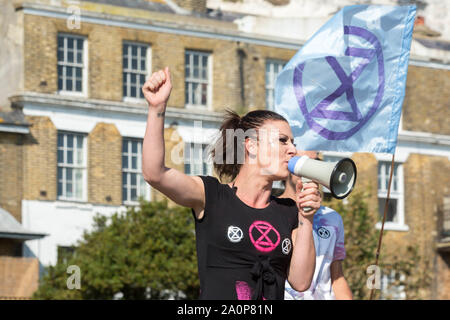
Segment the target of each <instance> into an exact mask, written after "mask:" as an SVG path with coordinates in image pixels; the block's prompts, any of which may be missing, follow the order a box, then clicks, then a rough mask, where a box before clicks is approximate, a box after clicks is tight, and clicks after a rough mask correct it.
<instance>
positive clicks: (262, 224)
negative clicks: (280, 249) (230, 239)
mask: <svg viewBox="0 0 450 320" xmlns="http://www.w3.org/2000/svg"><path fill="white" fill-rule="evenodd" d="M248 233H249V236H250V240H251V242H252V243H253V245H254V246H255V248H256V249H257V250H258V251H261V252H270V251H272V250H274V249H275V248H276V247H277V246H278V244H279V243H280V234H279V233H278V231H277V230H276V229H275V228H274V227H273V226H272V225H271V224H270V223H268V222H266V221H255V222H253V223H252V225H251V226H250V228H249V230H248Z"/></svg>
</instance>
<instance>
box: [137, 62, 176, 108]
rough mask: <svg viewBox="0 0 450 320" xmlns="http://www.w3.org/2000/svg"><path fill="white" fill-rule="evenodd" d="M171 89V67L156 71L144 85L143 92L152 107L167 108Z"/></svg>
mask: <svg viewBox="0 0 450 320" xmlns="http://www.w3.org/2000/svg"><path fill="white" fill-rule="evenodd" d="M171 91H172V81H171V79H170V71H169V67H166V68H165V69H164V70H159V71H157V72H154V73H153V74H152V75H151V77H150V78H149V79H148V80H147V82H145V83H144V86H143V87H142V93H143V94H144V97H145V100H147V102H148V105H149V107H150V108H165V107H166V104H167V100H169V96H170V92H171Z"/></svg>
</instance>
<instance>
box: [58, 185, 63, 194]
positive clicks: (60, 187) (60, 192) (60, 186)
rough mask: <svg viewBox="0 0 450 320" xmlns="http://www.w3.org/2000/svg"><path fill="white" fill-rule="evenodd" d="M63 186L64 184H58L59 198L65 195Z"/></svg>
mask: <svg viewBox="0 0 450 320" xmlns="http://www.w3.org/2000/svg"><path fill="white" fill-rule="evenodd" d="M62 188H63V186H62V182H58V197H61V196H62V195H63V189H62Z"/></svg>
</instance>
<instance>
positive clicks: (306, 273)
mask: <svg viewBox="0 0 450 320" xmlns="http://www.w3.org/2000/svg"><path fill="white" fill-rule="evenodd" d="M301 190H302V182H301V179H299V181H298V182H297V185H296V202H297V208H298V210H299V214H298V216H299V226H298V228H297V229H295V230H294V231H293V232H292V243H293V244H294V245H293V251H292V257H291V264H290V266H289V274H288V281H289V284H290V285H291V287H292V288H293V289H294V290H296V291H300V292H301V291H306V290H308V289H309V287H310V286H311V281H312V279H313V276H314V270H315V268H316V249H315V247H314V237H313V219H314V214H315V213H316V211H317V210H318V209H319V208H320V203H321V198H320V196H319V194H318V186H317V184H316V183H308V184H306V185H305V187H304V190H303V191H301ZM304 207H311V208H312V209H313V210H311V211H310V212H308V213H305V212H304V211H303V208H304Z"/></svg>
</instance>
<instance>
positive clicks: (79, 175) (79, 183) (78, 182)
mask: <svg viewBox="0 0 450 320" xmlns="http://www.w3.org/2000/svg"><path fill="white" fill-rule="evenodd" d="M75 186H76V190H75V197H76V198H77V199H82V198H83V189H82V187H83V171H82V170H80V169H77V170H76V171H75Z"/></svg>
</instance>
